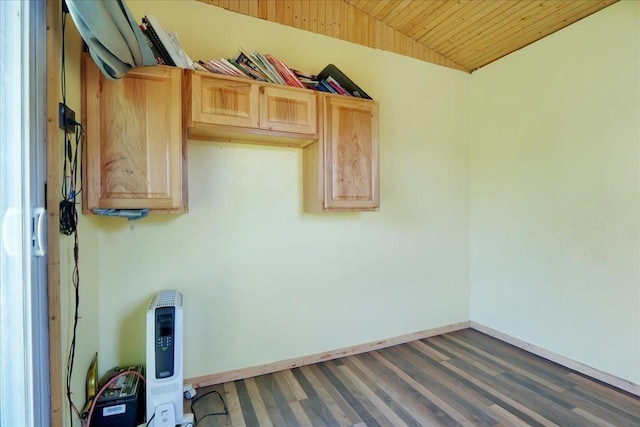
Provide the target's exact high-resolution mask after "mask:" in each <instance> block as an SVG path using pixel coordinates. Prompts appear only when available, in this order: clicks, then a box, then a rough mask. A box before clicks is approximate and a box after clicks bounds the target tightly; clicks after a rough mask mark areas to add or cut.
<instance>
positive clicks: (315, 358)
mask: <svg viewBox="0 0 640 427" xmlns="http://www.w3.org/2000/svg"><path fill="white" fill-rule="evenodd" d="M467 328H469V322H468V321H466V322H460V323H454V324H451V325H447V326H441V327H439V328H433V329H428V330H425V331H420V332H414V333H412V334H406V335H401V336H399V337H394V338H388V339H383V340H379V341H374V342H370V343H366V344H360V345H355V346H352V347H346V348H342V349H339V350H332V351H326V352H323V353H317V354H312V355H309V356H302V357H296V358H293V359H288V360H281V361H278V362H273V363H266V364H264V365H259V366H252V367H248V368H242V369H236V370H233V371H226V372H219V373H217V374H212V375H204V376H200V377H195V378H188V379H186V380H184V382H185V383H190V384H192V385H193V386H194V387H196V388H197V387H206V386H210V385H215V384H222V383H226V382H229V381H236V380H241V379H245V378H250V377H255V376H258V375H264V374H271V373H273V372H278V371H284V370H287V369H293V368H298V367H300V366H306V365H312V364H314V363H319V362H326V361H327V360H332V359H337V358H339V357H346V356H353V355H355V354H360V353H366V352H367V351H374V350H379V349H381V348H385V347H391V346H393V345H397V344H404V343H408V342H411V341H415V340H421V339H424V338H429V337H434V336H436V335H442V334H446V333H449V332H454V331H459V330H461V329H467Z"/></svg>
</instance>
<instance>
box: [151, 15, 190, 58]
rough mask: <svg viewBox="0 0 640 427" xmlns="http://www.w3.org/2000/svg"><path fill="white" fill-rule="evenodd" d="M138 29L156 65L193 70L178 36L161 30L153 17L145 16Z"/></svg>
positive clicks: (163, 29)
mask: <svg viewBox="0 0 640 427" xmlns="http://www.w3.org/2000/svg"><path fill="white" fill-rule="evenodd" d="M140 29H141V30H142V33H143V34H144V35H145V37H146V39H147V44H148V45H149V47H150V48H151V50H152V51H153V55H154V56H155V57H156V61H157V62H158V64H162V65H171V66H174V67H179V68H188V69H193V68H195V67H194V65H193V61H192V60H191V58H189V55H187V53H186V52H185V51H184V49H183V48H182V45H181V44H180V40H179V39H178V35H177V34H176V33H174V32H173V31H171V30H167V29H165V28H163V27H162V25H160V22H158V19H157V18H156V17H155V16H153V15H147V16H145V17H144V18H142V23H141V24H140Z"/></svg>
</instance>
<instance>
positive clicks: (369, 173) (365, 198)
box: [324, 96, 380, 210]
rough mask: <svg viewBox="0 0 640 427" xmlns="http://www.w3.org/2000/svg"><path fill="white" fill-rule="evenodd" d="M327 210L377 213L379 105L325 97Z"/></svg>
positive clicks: (342, 97) (354, 99)
mask: <svg viewBox="0 0 640 427" xmlns="http://www.w3.org/2000/svg"><path fill="white" fill-rule="evenodd" d="M324 113H325V135H324V142H325V145H324V183H325V208H326V209H344V210H375V209H377V208H378V207H379V206H380V196H379V181H378V104H377V103H375V102H373V101H367V100H362V99H358V98H350V97H346V96H325V104H324Z"/></svg>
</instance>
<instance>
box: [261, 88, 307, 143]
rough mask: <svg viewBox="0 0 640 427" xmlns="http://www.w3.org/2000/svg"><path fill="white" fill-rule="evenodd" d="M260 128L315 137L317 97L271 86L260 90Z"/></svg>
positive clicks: (304, 92)
mask: <svg viewBox="0 0 640 427" xmlns="http://www.w3.org/2000/svg"><path fill="white" fill-rule="evenodd" d="M261 91H262V94H261V98H260V99H261V105H260V128H262V129H267V130H274V131H280V132H293V133H303V134H308V135H316V134H317V133H318V125H317V95H316V93H315V92H310V91H299V90H293V89H286V88H278V87H272V86H263V87H262V88H261Z"/></svg>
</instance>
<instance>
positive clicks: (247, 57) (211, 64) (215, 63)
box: [196, 49, 308, 89]
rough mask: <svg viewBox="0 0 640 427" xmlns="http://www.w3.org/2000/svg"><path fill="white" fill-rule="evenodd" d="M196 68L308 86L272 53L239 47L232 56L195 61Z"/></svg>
mask: <svg viewBox="0 0 640 427" xmlns="http://www.w3.org/2000/svg"><path fill="white" fill-rule="evenodd" d="M196 68H197V69H203V70H206V71H210V72H212V73H216V74H225V75H228V76H234V77H243V78H247V79H253V80H258V81H261V82H269V83H275V84H280V85H287V86H293V87H300V88H304V89H306V88H308V86H307V85H305V84H304V83H302V82H301V81H300V79H299V78H298V76H297V75H296V74H295V73H294V72H293V71H292V70H291V69H290V68H289V67H287V65H286V64H285V63H284V62H282V61H281V60H279V59H278V58H275V57H274V56H273V55H269V54H266V55H262V54H261V53H260V52H257V51H254V52H253V53H252V54H249V53H247V52H245V50H244V49H240V51H239V52H238V54H237V55H236V56H235V57H233V58H220V59H209V60H207V61H198V62H196Z"/></svg>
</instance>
